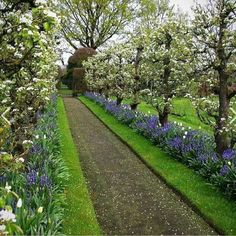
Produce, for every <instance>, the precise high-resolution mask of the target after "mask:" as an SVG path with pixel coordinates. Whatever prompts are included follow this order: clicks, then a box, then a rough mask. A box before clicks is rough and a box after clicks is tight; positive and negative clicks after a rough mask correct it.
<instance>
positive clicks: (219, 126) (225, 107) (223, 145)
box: [215, 70, 230, 156]
mask: <svg viewBox="0 0 236 236" xmlns="http://www.w3.org/2000/svg"><path fill="white" fill-rule="evenodd" d="M218 72H219V80H220V86H219V89H220V91H219V116H218V119H217V121H216V128H215V142H216V151H217V153H218V154H219V155H220V156H222V154H223V152H224V150H226V149H228V148H229V147H230V140H229V134H228V132H227V131H225V130H224V128H225V127H227V121H228V113H229V102H230V100H229V99H228V85H227V75H226V74H225V73H224V70H219V71H218Z"/></svg>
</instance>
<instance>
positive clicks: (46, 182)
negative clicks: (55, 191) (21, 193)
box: [40, 175, 51, 187]
mask: <svg viewBox="0 0 236 236" xmlns="http://www.w3.org/2000/svg"><path fill="white" fill-rule="evenodd" d="M40 185H41V187H50V186H51V180H50V179H49V178H48V176H47V175H41V176H40Z"/></svg>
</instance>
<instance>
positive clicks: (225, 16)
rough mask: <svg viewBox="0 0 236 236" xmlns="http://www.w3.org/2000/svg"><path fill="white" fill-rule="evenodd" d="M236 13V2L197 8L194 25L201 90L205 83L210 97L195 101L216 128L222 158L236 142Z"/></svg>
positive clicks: (229, 0)
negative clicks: (234, 116)
mask: <svg viewBox="0 0 236 236" xmlns="http://www.w3.org/2000/svg"><path fill="white" fill-rule="evenodd" d="M235 12H236V3H235V1H232V0H216V1H210V2H209V3H208V4H207V5H206V6H200V5H197V6H196V8H195V19H194V21H193V37H194V39H193V55H194V59H195V63H194V65H195V73H196V75H197V78H196V83H197V86H199V85H200V84H201V83H202V81H203V80H205V82H206V83H207V85H208V87H209V93H208V94H206V96H204V97H198V96H196V95H197V94H194V95H195V96H193V97H192V98H194V99H193V101H194V104H195V106H196V108H197V110H198V115H199V117H200V119H201V120H202V121H203V122H205V123H208V124H209V125H211V126H213V127H214V136H215V142H216V149H217V152H218V153H219V154H220V155H222V153H223V152H224V151H225V150H227V149H228V148H230V147H231V148H233V146H234V144H235V142H236V140H235V131H236V127H235V124H234V123H233V122H230V119H233V112H232V113H231V111H232V110H231V109H232V108H233V104H235V95H236V80H235V73H236V64H235V51H236V36H235V23H236V17H235Z"/></svg>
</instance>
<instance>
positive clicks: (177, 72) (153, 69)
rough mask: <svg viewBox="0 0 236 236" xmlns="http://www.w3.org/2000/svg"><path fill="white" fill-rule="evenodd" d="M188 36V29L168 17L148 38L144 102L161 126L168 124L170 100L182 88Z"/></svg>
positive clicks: (188, 52) (187, 51)
mask: <svg viewBox="0 0 236 236" xmlns="http://www.w3.org/2000/svg"><path fill="white" fill-rule="evenodd" d="M188 37H189V34H188V27H187V26H186V25H185V24H184V23H183V22H180V21H177V20H176V19H174V18H173V17H168V18H167V19H166V20H165V22H163V23H162V24H161V25H160V26H159V27H158V28H157V29H156V30H154V31H153V33H151V34H150V37H149V39H150V42H149V43H148V44H149V45H148V47H147V50H146V52H145V57H146V59H145V60H146V66H147V68H148V74H147V76H146V77H147V84H148V85H149V92H148V94H147V95H148V98H149V99H148V102H149V103H151V104H152V105H153V106H154V107H155V108H156V109H157V112H158V115H159V119H160V123H161V125H162V126H165V125H166V124H167V122H168V116H169V114H170V112H171V106H172V99H173V98H174V96H178V95H179V94H181V95H182V91H183V90H184V89H186V88H185V86H184V84H185V81H186V80H187V71H188V67H189V65H188V58H189V57H190V50H189V48H188V47H187V44H186V41H187V38H188Z"/></svg>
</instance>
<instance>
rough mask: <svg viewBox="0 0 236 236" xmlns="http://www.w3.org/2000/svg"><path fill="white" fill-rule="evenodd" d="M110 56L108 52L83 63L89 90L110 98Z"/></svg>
mask: <svg viewBox="0 0 236 236" xmlns="http://www.w3.org/2000/svg"><path fill="white" fill-rule="evenodd" d="M110 58H111V57H110V54H109V53H108V51H104V52H100V53H98V54H96V55H95V56H93V57H90V58H88V60H87V61H84V62H83V66H84V68H85V71H86V74H85V81H86V83H87V86H88V89H89V90H90V91H93V92H98V93H100V94H104V95H105V96H106V97H108V96H109V89H110V83H109V73H110V63H109V61H110Z"/></svg>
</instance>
